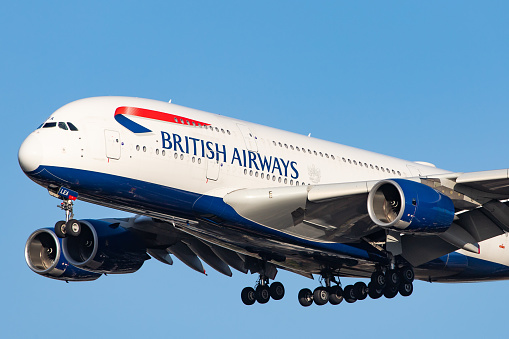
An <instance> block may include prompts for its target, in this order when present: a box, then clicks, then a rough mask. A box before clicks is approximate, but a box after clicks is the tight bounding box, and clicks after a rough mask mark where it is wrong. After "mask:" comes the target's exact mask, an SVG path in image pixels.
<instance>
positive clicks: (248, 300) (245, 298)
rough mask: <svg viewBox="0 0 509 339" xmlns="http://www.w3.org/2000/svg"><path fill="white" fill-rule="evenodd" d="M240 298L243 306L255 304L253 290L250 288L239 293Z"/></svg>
mask: <svg viewBox="0 0 509 339" xmlns="http://www.w3.org/2000/svg"><path fill="white" fill-rule="evenodd" d="M240 298H241V299H242V302H243V303H244V305H253V304H254V303H255V302H256V296H255V290H254V288H252V287H246V288H244V289H243V290H242V293H240Z"/></svg>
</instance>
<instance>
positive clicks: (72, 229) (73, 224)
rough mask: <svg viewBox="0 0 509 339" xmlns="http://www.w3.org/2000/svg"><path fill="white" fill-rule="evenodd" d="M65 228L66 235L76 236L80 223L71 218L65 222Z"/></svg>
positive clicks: (78, 233) (78, 232)
mask: <svg viewBox="0 0 509 339" xmlns="http://www.w3.org/2000/svg"><path fill="white" fill-rule="evenodd" d="M65 230H66V232H67V234H68V235H70V236H72V237H77V236H78V235H80V233H81V224H80V222H79V221H78V220H76V219H71V220H69V221H68V222H67V223H66V224H65Z"/></svg>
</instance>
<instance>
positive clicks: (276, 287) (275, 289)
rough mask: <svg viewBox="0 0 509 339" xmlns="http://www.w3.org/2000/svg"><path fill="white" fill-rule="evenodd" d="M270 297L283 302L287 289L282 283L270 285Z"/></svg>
mask: <svg viewBox="0 0 509 339" xmlns="http://www.w3.org/2000/svg"><path fill="white" fill-rule="evenodd" d="M270 296H271V297H272V299H274V300H281V299H283V297H284V296H285V287H284V286H283V284H281V283H280V282H277V281H276V282H273V283H272V284H270Z"/></svg>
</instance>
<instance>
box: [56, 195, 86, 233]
mask: <svg viewBox="0 0 509 339" xmlns="http://www.w3.org/2000/svg"><path fill="white" fill-rule="evenodd" d="M58 207H59V208H60V209H61V210H63V211H65V221H63V220H60V221H57V223H56V224H55V234H56V235H57V237H59V238H65V237H67V236H68V235H70V236H73V237H77V236H78V235H79V234H80V233H81V224H80V223H79V221H78V220H76V219H73V218H74V213H73V201H72V200H71V199H63V201H62V203H61V204H60V205H58Z"/></svg>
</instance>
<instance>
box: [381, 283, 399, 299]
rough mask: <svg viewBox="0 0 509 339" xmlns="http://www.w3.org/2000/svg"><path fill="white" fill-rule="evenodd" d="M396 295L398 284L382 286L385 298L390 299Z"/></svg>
mask: <svg viewBox="0 0 509 339" xmlns="http://www.w3.org/2000/svg"><path fill="white" fill-rule="evenodd" d="M397 295H398V286H392V285H387V286H385V288H384V296H385V297H386V298H387V299H392V298H394V297H395V296H397Z"/></svg>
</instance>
